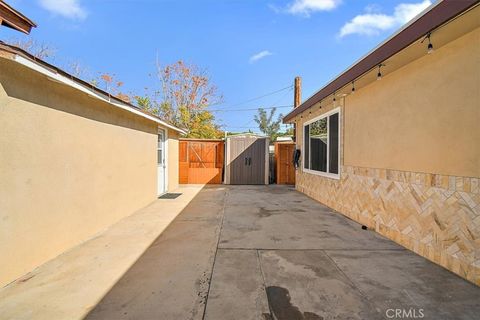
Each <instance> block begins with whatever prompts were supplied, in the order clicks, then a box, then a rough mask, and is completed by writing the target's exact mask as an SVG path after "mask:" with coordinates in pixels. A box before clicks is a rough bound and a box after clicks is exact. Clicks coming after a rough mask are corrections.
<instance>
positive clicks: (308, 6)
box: [268, 0, 342, 17]
mask: <svg viewBox="0 0 480 320" xmlns="http://www.w3.org/2000/svg"><path fill="white" fill-rule="evenodd" d="M341 3H342V0H293V1H292V2H290V3H289V4H288V5H286V6H285V7H279V6H276V5H273V4H269V5H268V6H269V7H270V9H272V10H273V11H275V13H288V14H293V15H301V16H304V17H310V14H312V13H314V12H317V11H330V10H333V9H335V8H336V7H338V6H339V5H340V4H341Z"/></svg>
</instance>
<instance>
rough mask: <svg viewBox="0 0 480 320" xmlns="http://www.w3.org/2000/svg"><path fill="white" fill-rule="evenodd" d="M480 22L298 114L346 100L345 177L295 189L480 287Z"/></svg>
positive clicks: (304, 179)
mask: <svg viewBox="0 0 480 320" xmlns="http://www.w3.org/2000/svg"><path fill="white" fill-rule="evenodd" d="M479 38H480V29H478V28H477V29H475V30H474V31H472V32H470V33H467V34H466V35H464V36H463V37H460V38H458V39H457V40H455V41H452V42H450V43H448V44H447V45H445V46H443V47H440V48H437V50H435V52H434V53H433V54H431V55H425V56H423V57H422V58H420V59H417V60H415V61H413V62H411V63H409V64H407V65H405V66H404V67H402V68H400V69H398V70H396V71H393V72H391V73H388V72H386V70H385V71H384V77H383V79H382V80H381V81H374V82H373V83H371V84H370V85H368V86H365V87H363V88H361V89H360V90H357V92H356V93H355V95H348V96H347V97H345V98H344V99H337V102H336V103H335V106H333V105H332V103H330V105H328V104H327V103H326V102H323V103H322V108H321V109H320V108H319V106H318V105H317V106H315V107H313V108H311V109H310V110H308V111H306V112H304V113H303V114H302V115H301V116H297V118H296V123H297V146H298V147H299V148H300V149H303V130H302V129H303V123H304V122H306V121H308V120H310V119H312V118H314V117H317V116H319V115H321V114H323V113H326V112H328V111H330V110H332V109H333V108H337V107H339V108H340V110H341V113H340V123H341V126H340V128H341V140H340V145H341V148H340V164H341V174H340V179H332V178H327V177H323V176H320V175H315V174H310V173H307V172H304V171H303V170H302V169H301V168H300V169H298V170H297V171H296V188H297V189H298V190H299V191H301V192H304V193H305V194H307V195H309V196H310V197H312V198H314V199H316V200H318V201H320V202H322V203H324V204H326V205H327V206H329V207H331V208H334V209H335V210H337V211H339V212H341V213H342V214H344V215H346V216H348V217H350V218H352V219H354V220H356V221H358V222H360V223H362V224H364V225H366V226H368V227H369V228H371V229H374V230H376V231H377V232H379V233H381V234H383V235H385V236H386V237H388V238H390V239H392V240H394V241H396V242H398V243H400V244H401V245H403V246H405V247H406V248H408V249H410V250H412V251H414V252H416V253H418V254H420V255H422V256H424V257H426V258H428V259H430V260H431V261H433V262H435V263H438V264H439V265H442V266H443V267H445V268H447V269H449V270H451V271H453V272H455V273H456V274H458V275H460V276H461V277H463V278H465V279H467V280H469V281H471V282H474V283H476V284H477V285H480V246H479V243H480V143H479V141H480V126H479V125H478V124H479V123H480V105H479V101H480V97H479V90H480V89H479V88H480V79H479V73H478V70H480V59H479V57H480V46H478V43H479V40H480V39H479Z"/></svg>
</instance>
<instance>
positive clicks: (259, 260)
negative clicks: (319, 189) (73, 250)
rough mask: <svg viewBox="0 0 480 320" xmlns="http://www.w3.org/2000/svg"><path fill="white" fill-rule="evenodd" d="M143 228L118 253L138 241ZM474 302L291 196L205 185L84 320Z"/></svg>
mask: <svg viewBox="0 0 480 320" xmlns="http://www.w3.org/2000/svg"><path fill="white" fill-rule="evenodd" d="M180 200H181V199H180ZM169 201H172V202H168V203H169V205H170V206H172V207H175V208H176V207H178V208H183V207H185V203H182V202H181V201H178V200H169ZM164 206H165V204H162V203H160V202H158V203H155V204H154V205H153V206H151V207H149V208H146V210H145V212H146V214H150V213H151V214H153V215H154V216H155V217H157V216H162V208H164ZM148 221H151V223H153V222H155V220H148ZM140 222H141V223H138V224H133V226H134V227H131V228H130V229H128V230H124V231H122V232H121V233H119V234H118V236H121V239H122V242H118V243H121V244H122V245H124V246H126V245H133V243H131V240H130V239H142V238H141V237H138V235H137V237H133V236H134V235H135V234H137V233H139V230H140V231H142V230H146V229H145V228H146V227H147V226H149V224H146V223H147V222H145V221H144V220H141V221H140ZM130 226H132V225H130ZM147 229H148V228H147ZM140 233H141V232H140ZM153 239H154V238H152V240H153ZM137 241H140V240H137ZM116 243H117V242H116ZM149 243H152V242H151V241H150V242H149ZM81 252H84V251H81ZM108 257H111V255H108V256H106V257H105V258H103V257H99V258H101V261H102V263H107V262H109V260H108V259H107V258H108ZM106 265H108V266H111V263H110V264H106ZM81 266H82V267H81V268H83V269H81V268H80V269H79V270H78V271H77V273H76V274H82V273H81V271H82V270H83V272H86V271H85V268H86V267H87V266H88V264H82V265H81ZM107 272H108V270H105V271H104V273H107ZM116 272H117V273H118V270H117V271H116ZM117 278H118V276H117ZM36 279H37V280H36ZM38 279H55V278H54V277H53V278H52V277H45V276H43V278H41V275H40V274H38V275H37V276H35V277H34V278H32V279H31V280H29V279H27V280H26V282H25V283H22V284H19V285H18V290H21V288H20V286H21V285H24V286H25V285H27V286H28V283H31V282H35V281H37V282H38V281H39V280H38ZM82 279H83V278H82ZM88 280H89V281H90V280H92V278H91V277H89V278H88ZM71 281H73V280H71ZM77 282H78V281H77ZM48 285H52V284H51V283H48ZM85 285H86V287H88V286H89V284H88V283H86V284H85ZM35 288H36V287H35ZM108 288H109V287H108ZM108 288H103V289H104V290H103V291H102V292H106V291H107V290H108ZM82 292H87V290H86V289H84V290H83V291H82ZM19 293H21V292H19ZM27 293H28V291H27ZM17 297H18V295H17ZM56 297H57V299H59V298H58V296H56ZM69 297H71V295H70V296H69ZM64 300H65V299H64ZM64 300H61V301H64ZM41 301H44V300H41ZM96 301H98V299H96ZM478 301H480V288H478V287H476V286H475V285H473V284H471V283H468V282H466V281H465V280H463V279H461V278H459V277H457V276H456V275H454V274H452V273H450V272H448V271H447V270H445V269H443V268H441V267H439V266H437V265H435V264H433V263H431V262H429V261H427V260H426V259H424V258H422V257H420V256H418V255H416V254H414V253H412V252H410V251H408V250H405V249H404V248H403V247H401V246H399V245H397V244H395V243H393V242H392V241H390V240H388V239H385V238H383V237H381V236H380V235H378V234H376V233H375V232H373V231H370V230H366V231H365V230H362V229H361V226H360V225H359V224H358V223H356V222H354V221H351V220H349V219H348V218H346V217H344V216H342V215H341V214H339V213H337V212H335V211H333V210H331V209H330V208H328V207H326V206H323V205H321V204H320V203H318V202H315V201H314V200H312V199H310V198H308V197H306V196H305V195H303V194H300V193H298V192H296V191H294V190H292V188H291V187H288V186H205V187H204V188H203V189H202V191H201V192H200V193H198V194H197V195H196V196H195V198H194V199H193V200H192V201H191V202H190V203H189V204H188V206H186V207H185V209H184V210H183V211H182V212H181V213H180V214H179V215H178V216H177V217H176V219H175V220H174V221H173V222H172V223H171V224H170V226H169V227H168V228H167V229H166V230H165V231H164V232H163V233H162V234H161V235H160V236H159V237H158V238H157V239H156V240H155V241H154V242H153V244H152V245H151V246H150V247H148V249H147V250H146V251H145V253H144V254H143V255H141V256H140V258H139V259H138V260H137V261H136V263H135V264H134V265H133V266H132V267H131V268H130V269H129V270H128V271H127V272H126V273H125V274H124V275H123V277H121V278H120V280H119V281H118V282H117V283H116V284H115V285H114V286H113V288H111V290H110V291H109V292H108V293H107V294H106V295H105V296H104V298H103V300H102V301H100V303H99V304H98V305H96V307H95V308H94V309H93V311H92V312H91V313H90V314H89V315H88V317H87V319H119V320H121V319H135V320H137V319H138V320H143V319H145V320H147V319H148V320H150V319H167V320H168V319H175V320H176V319H208V320H212V319H213V320H214V319H221V320H224V319H241V320H243V319H263V320H273V319H277V320H279V319H289V320H292V319H293V320H295V319H385V318H391V317H388V315H387V314H386V312H387V310H388V308H393V309H399V310H405V311H407V312H411V310H412V309H413V310H414V311H415V312H417V314H416V316H417V318H418V316H419V315H420V314H418V311H419V308H423V312H424V314H423V315H424V316H423V319H477V318H478V317H477V315H478V314H479V313H480V310H479V308H480V307H479V304H478ZM10 302H11V304H12V303H13V300H12V301H10ZM38 303H40V302H38ZM70 304H72V303H70ZM0 305H1V301H0ZM22 306H25V303H23V305H22ZM12 308H13V307H12ZM37 310H38V309H37ZM84 310H87V309H85V308H84ZM88 310H90V306H89V307H88ZM49 311H50V313H52V312H53V311H55V310H53V311H52V309H51V308H50V309H49ZM1 312H2V310H1V309H0V318H2V313H1ZM85 312H86V311H85ZM44 314H46V313H44ZM52 314H57V315H58V314H59V313H58V312H56V313H55V312H54V313H52ZM62 315H63V317H56V318H61V319H78V317H75V315H72V314H62ZM414 315H415V314H412V313H409V314H407V316H410V318H412V316H414ZM390 316H391V314H390ZM403 316H404V317H403V318H405V314H404V315H403ZM50 318H52V317H50ZM397 318H399V317H397Z"/></svg>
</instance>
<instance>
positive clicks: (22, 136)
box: [0, 58, 178, 286]
mask: <svg viewBox="0 0 480 320" xmlns="http://www.w3.org/2000/svg"><path fill="white" fill-rule="evenodd" d="M0 71H1V72H0V150H1V152H0V195H1V197H0V261H2V263H0V286H1V285H5V284H7V283H8V282H10V281H12V280H14V279H16V278H17V277H19V276H21V275H23V274H25V273H26V272H28V271H30V270H32V269H33V268H35V267H36V266H38V265H40V264H42V263H44V262H45V261H47V260H49V259H51V258H54V257H55V256H57V255H59V254H60V253H62V252H64V251H65V250H68V249H69V248H71V247H73V246H75V245H77V244H79V243H81V242H83V241H85V240H87V239H88V238H90V237H92V236H94V235H95V234H97V233H98V232H100V231H102V230H104V229H105V228H107V227H108V226H110V225H111V224H112V223H114V222H116V221H118V220H119V219H121V218H123V217H125V216H127V215H129V214H131V213H133V212H134V211H136V210H138V209H140V208H142V207H144V206H146V205H148V204H149V203H151V202H152V201H154V200H155V199H156V194H157V190H156V188H157V183H156V175H157V161H156V157H157V153H156V145H157V124H156V123H155V122H153V121H150V120H147V119H144V118H142V117H139V116H136V115H134V114H132V113H129V112H128V111H125V110H121V109H118V108H115V107H113V106H111V105H110V104H108V103H104V102H101V101H99V100H98V99H94V98H92V97H90V96H88V95H87V94H85V93H82V92H80V91H78V90H75V89H73V88H70V87H68V86H65V85H63V84H59V83H57V82H54V81H51V80H49V79H48V78H47V77H46V76H43V75H41V74H39V73H36V72H34V71H32V70H30V69H27V68H25V67H23V66H21V65H19V64H17V63H15V62H14V61H11V60H8V59H3V58H0ZM170 145H173V146H170ZM169 146H170V148H171V149H174V148H175V147H174V146H175V142H174V139H173V138H172V141H171V142H170V141H169ZM169 163H170V162H169ZM177 171H178V170H177ZM176 177H178V174H177V175H175V174H174V173H171V174H170V179H171V181H172V182H170V186H175V184H174V182H173V181H175V179H178V178H176Z"/></svg>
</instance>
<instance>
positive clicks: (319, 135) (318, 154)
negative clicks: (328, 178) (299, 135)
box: [310, 118, 328, 172]
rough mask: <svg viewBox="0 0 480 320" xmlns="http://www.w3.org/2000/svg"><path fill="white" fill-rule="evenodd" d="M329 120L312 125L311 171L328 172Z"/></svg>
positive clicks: (324, 119) (318, 121) (325, 119)
mask: <svg viewBox="0 0 480 320" xmlns="http://www.w3.org/2000/svg"><path fill="white" fill-rule="evenodd" d="M327 137H328V135H327V118H323V119H320V120H317V121H315V122H313V123H311V124H310V149H311V150H310V152H311V153H310V169H312V170H316V171H322V172H327Z"/></svg>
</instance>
